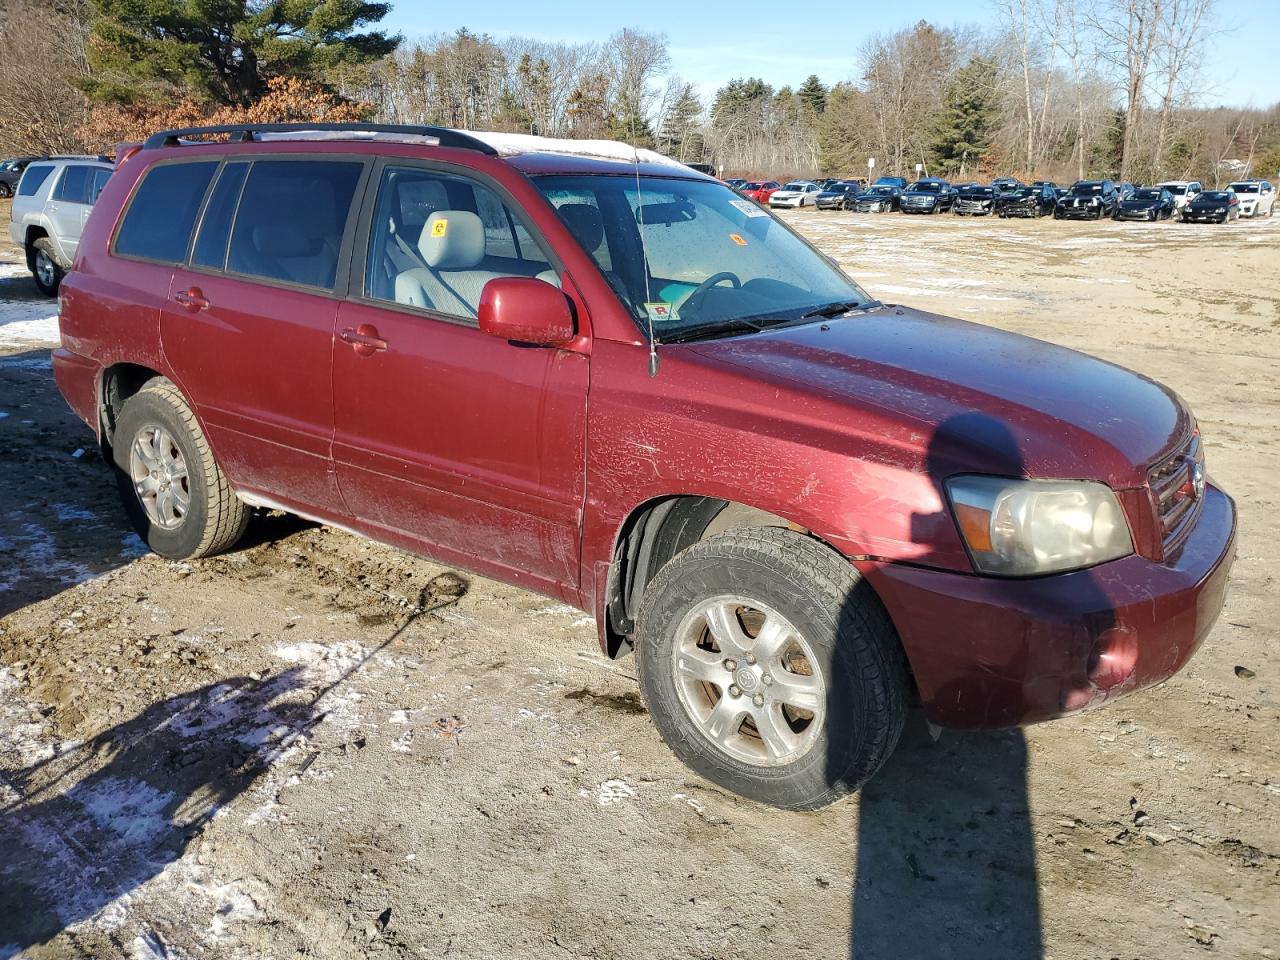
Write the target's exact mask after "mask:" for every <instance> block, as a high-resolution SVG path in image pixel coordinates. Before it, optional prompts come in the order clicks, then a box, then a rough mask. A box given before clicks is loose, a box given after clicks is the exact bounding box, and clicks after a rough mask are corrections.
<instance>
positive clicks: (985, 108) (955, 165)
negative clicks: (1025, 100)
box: [933, 57, 1000, 174]
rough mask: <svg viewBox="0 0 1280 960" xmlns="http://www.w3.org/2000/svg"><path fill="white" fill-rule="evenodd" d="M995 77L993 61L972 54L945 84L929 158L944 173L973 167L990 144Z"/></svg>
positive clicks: (996, 116)
mask: <svg viewBox="0 0 1280 960" xmlns="http://www.w3.org/2000/svg"><path fill="white" fill-rule="evenodd" d="M998 77H999V73H998V68H997V67H996V64H995V62H994V61H992V60H988V59H986V58H985V57H974V58H973V59H972V60H970V61H969V62H968V63H967V64H965V65H964V66H963V67H961V68H960V69H959V70H957V71H956V73H955V76H954V77H953V78H952V79H951V82H950V83H948V84H947V88H946V91H945V93H944V95H943V104H942V113H941V115H940V116H939V118H938V122H937V124H936V126H935V128H934V135H933V160H934V162H935V163H937V164H938V165H939V166H940V167H941V168H942V170H943V171H944V172H945V173H947V174H955V173H956V172H957V171H959V170H960V169H961V168H962V167H964V166H966V165H967V166H975V165H976V164H977V162H978V159H979V158H980V157H981V156H982V155H983V154H984V153H986V151H987V148H988V147H990V145H991V138H992V135H993V133H994V132H995V128H996V124H997V123H998V121H999V111H1000V98H999V92H998V91H997V89H996V83H997V80H998Z"/></svg>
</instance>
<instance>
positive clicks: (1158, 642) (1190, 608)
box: [857, 484, 1236, 728]
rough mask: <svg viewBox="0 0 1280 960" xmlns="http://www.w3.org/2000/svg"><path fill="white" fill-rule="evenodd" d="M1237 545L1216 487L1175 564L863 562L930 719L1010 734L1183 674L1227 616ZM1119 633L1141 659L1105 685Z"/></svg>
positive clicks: (1228, 504) (1228, 509) (1134, 560)
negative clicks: (948, 566)
mask: <svg viewBox="0 0 1280 960" xmlns="http://www.w3.org/2000/svg"><path fill="white" fill-rule="evenodd" d="M1235 541H1236V511H1235V504H1234V503H1233V502H1232V500H1231V498H1230V497H1229V496H1227V494H1225V493H1224V492H1223V491H1222V490H1220V489H1219V488H1218V487H1216V486H1214V485H1213V484H1208V485H1206V487H1205V503H1204V507H1203V510H1202V512H1201V514H1200V517H1199V519H1198V520H1197V522H1196V526H1195V529H1194V530H1192V532H1191V535H1190V536H1189V538H1188V539H1187V541H1186V542H1185V544H1184V545H1183V547H1182V550H1181V552H1180V553H1179V554H1178V555H1177V556H1176V557H1175V558H1174V559H1173V560H1171V561H1169V562H1166V563H1153V562H1151V561H1150V560H1147V559H1145V558H1143V557H1140V556H1137V555H1136V554H1135V555H1132V556H1129V557H1125V558H1123V559H1121V560H1114V561H1112V562H1110V563H1105V564H1102V565H1101V566H1097V567H1093V568H1091V569H1088V570H1079V571H1076V572H1074V573H1064V574H1057V575H1054V576H1048V577H1037V578H1033V579H1026V580H1001V579H997V578H994V577H978V576H967V575H964V574H958V573H952V572H946V571H941V570H928V569H923V568H920V567H910V566H906V565H903V564H886V563H876V562H874V561H859V562H858V563H857V566H858V567H859V569H860V570H861V571H862V572H863V574H864V575H865V576H866V577H867V579H868V580H869V581H870V582H871V585H872V586H873V587H875V589H876V591H877V592H878V594H879V596H880V598H881V600H882V601H883V602H884V604H885V607H886V608H887V609H888V611H889V615H890V617H892V619H893V622H894V624H895V626H896V627H897V630H898V635H899V636H900V637H901V638H902V644H903V647H904V649H905V650H906V653H907V658H908V660H909V661H910V663H911V669H912V672H913V673H914V675H915V679H916V685H917V687H918V689H919V692H920V698H921V700H922V702H923V704H924V708H925V711H926V713H927V714H928V716H929V718H930V719H931V720H932V721H934V722H935V723H938V724H940V725H942V726H947V727H969V728H973V727H1008V726H1017V725H1019V724H1025V723H1034V722H1037V721H1040V720H1049V719H1053V718H1054V717H1061V716H1065V715H1067V714H1070V713H1075V712H1077V711H1079V710H1083V709H1085V708H1086V707H1091V706H1095V705H1097V704H1099V703H1101V702H1103V701H1105V700H1113V699H1115V698H1116V697H1119V696H1122V695H1124V694H1128V693H1132V692H1133V691H1135V690H1141V689H1143V688H1145V687H1150V686H1153V685H1155V684H1158V683H1161V682H1162V681H1164V680H1167V679H1168V678H1169V677H1171V676H1173V674H1175V673H1176V672H1177V671H1179V670H1180V669H1182V667H1183V666H1184V665H1185V664H1186V662H1187V661H1188V660H1189V659H1191V655H1192V654H1193V653H1195V651H1196V649H1197V648H1198V647H1199V646H1200V644H1201V643H1202V642H1203V641H1204V638H1205V636H1206V635H1207V634H1208V632H1209V629H1210V628H1211V627H1212V626H1213V623H1214V621H1215V620H1216V619H1217V616H1218V614H1219V612H1221V610H1222V605H1223V602H1224V600H1225V598H1226V587H1227V575H1228V572H1229V571H1230V569H1231V563H1232V561H1233V560H1234V559H1235ZM1117 632H1119V635H1123V636H1124V637H1125V639H1126V642H1129V643H1136V649H1137V659H1136V663H1135V666H1134V667H1133V672H1132V673H1130V674H1129V675H1128V677H1127V678H1126V679H1124V680H1123V682H1121V683H1119V684H1118V685H1117V686H1114V687H1112V688H1111V689H1110V690H1103V689H1099V688H1097V687H1095V686H1094V685H1093V684H1092V683H1091V682H1090V680H1089V677H1088V670H1089V663H1090V657H1091V655H1093V654H1094V651H1095V645H1097V644H1098V643H1099V642H1104V641H1106V640H1107V639H1108V638H1109V637H1115V636H1117V635H1118V634H1117Z"/></svg>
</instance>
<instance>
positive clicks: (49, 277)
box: [31, 237, 66, 297]
mask: <svg viewBox="0 0 1280 960" xmlns="http://www.w3.org/2000/svg"><path fill="white" fill-rule="evenodd" d="M31 247H32V253H31V261H32V269H31V279H33V280H34V281H35V282H36V289H38V290H39V291H40V292H41V293H43V294H44V295H45V296H46V297H56V296H57V295H58V287H59V286H61V284H62V278H63V277H64V276H66V272H65V271H64V270H63V269H62V267H60V266H58V258H57V256H56V255H55V254H54V252H53V241H52V240H50V239H49V238H48V237H41V238H40V239H39V240H37V241H36V242H35V243H33V244H32V245H31Z"/></svg>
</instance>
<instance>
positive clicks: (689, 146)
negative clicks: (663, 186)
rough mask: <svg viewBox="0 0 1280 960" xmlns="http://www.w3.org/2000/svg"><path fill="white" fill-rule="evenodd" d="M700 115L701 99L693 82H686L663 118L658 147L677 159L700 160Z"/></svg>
mask: <svg viewBox="0 0 1280 960" xmlns="http://www.w3.org/2000/svg"><path fill="white" fill-rule="evenodd" d="M701 116H702V101H700V100H699V99H698V95H697V93H695V92H694V89H693V84H691V83H686V84H685V85H684V86H683V87H681V89H680V93H679V95H678V96H677V97H676V99H675V102H674V103H673V104H672V105H671V108H670V109H669V110H668V111H667V115H666V117H664V118H663V121H662V131H661V134H660V136H659V144H658V147H659V149H660V150H662V151H663V152H664V153H666V154H668V155H670V156H672V157H675V158H676V159H677V160H701V159H702V136H701V135H700V134H699V133H698V131H697V127H698V120H699V118H700V117H701Z"/></svg>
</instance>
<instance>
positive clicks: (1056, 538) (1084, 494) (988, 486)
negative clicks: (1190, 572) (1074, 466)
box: [946, 476, 1133, 577]
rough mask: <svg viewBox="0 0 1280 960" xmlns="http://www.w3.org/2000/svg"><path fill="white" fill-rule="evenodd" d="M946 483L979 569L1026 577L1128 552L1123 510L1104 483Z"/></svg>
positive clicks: (971, 479)
mask: <svg viewBox="0 0 1280 960" xmlns="http://www.w3.org/2000/svg"><path fill="white" fill-rule="evenodd" d="M946 487H947V495H948V497H949V498H950V501H951V510H952V513H953V514H954V516H955V519H956V525H957V526H958V527H959V528H960V534H961V536H962V537H963V539H964V541H965V544H966V545H967V546H968V548H969V555H970V556H971V557H972V559H973V565H974V568H975V569H977V570H978V572H979V573H989V574H996V575H999V576H1006V577H1030V576H1037V575H1039V574H1045V573H1058V572H1061V571H1064V570H1078V569H1080V568H1081V567H1091V566H1093V565H1095V564H1098V563H1103V562H1105V561H1107V560H1115V559H1117V558H1118V557H1123V556H1127V555H1128V554H1130V553H1132V552H1133V540H1132V539H1131V538H1130V536H1129V525H1128V523H1127V522H1126V521H1125V517H1124V512H1123V511H1122V510H1121V509H1120V503H1119V501H1118V500H1116V495H1115V494H1114V493H1113V492H1112V491H1111V488H1110V487H1108V486H1107V485H1106V484H1103V483H1094V482H1092V481H1088V480H1014V479H1009V478H1006V477H984V476H962V477H953V478H952V479H950V480H948V481H947V483H946Z"/></svg>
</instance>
